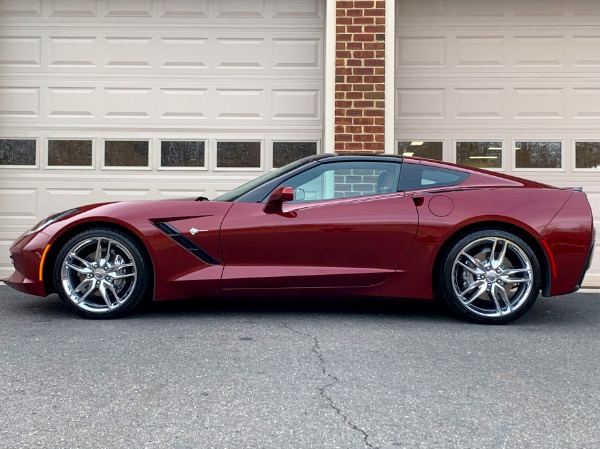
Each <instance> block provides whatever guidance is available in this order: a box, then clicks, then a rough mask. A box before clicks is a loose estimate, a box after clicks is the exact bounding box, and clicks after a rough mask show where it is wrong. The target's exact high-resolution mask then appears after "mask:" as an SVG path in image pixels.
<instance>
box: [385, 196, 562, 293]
mask: <svg viewBox="0 0 600 449" xmlns="http://www.w3.org/2000/svg"><path fill="white" fill-rule="evenodd" d="M572 193H573V192H572V191H569V190H560V189H545V188H519V187H515V188H476V189H455V190H451V189H445V190H444V189H440V190H437V191H431V192H415V193H413V196H414V197H415V200H417V204H419V203H420V205H419V206H418V207H417V211H418V214H419V230H418V232H417V236H416V239H415V244H414V245H413V247H412V249H411V251H410V253H409V255H408V257H407V258H406V259H405V261H404V263H403V264H402V266H401V267H400V272H399V274H398V276H397V278H396V279H395V280H394V283H395V284H396V285H388V286H386V289H392V290H394V289H396V290H398V291H401V292H402V296H405V297H411V298H431V297H433V293H434V292H433V285H434V284H435V283H434V280H435V279H434V276H438V272H437V266H436V258H437V257H438V255H439V254H440V252H442V251H444V250H445V248H446V245H451V243H452V242H453V241H455V240H456V239H457V238H459V237H460V236H462V235H463V234H464V233H465V232H468V231H465V229H467V230H468V229H477V228H483V227H494V226H496V227H497V226H500V227H502V226H503V225H504V226H507V227H511V226H512V227H513V228H515V229H516V228H518V229H520V230H521V232H525V233H527V234H528V235H530V236H531V237H532V238H533V239H535V240H537V239H539V238H540V236H541V233H542V232H543V231H544V229H545V228H546V227H547V226H548V225H549V223H550V222H551V221H552V219H553V218H554V217H555V216H556V214H557V213H558V212H559V210H560V209H561V208H562V207H563V205H564V204H565V203H566V201H567V200H568V198H569V197H570V196H571V194H572ZM450 205H451V207H450ZM442 206H443V207H442Z"/></svg>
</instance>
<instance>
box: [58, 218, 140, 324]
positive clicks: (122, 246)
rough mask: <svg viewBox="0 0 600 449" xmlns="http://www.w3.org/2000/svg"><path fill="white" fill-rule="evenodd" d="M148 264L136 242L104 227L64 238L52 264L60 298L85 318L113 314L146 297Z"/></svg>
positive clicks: (129, 307) (138, 302) (113, 315)
mask: <svg viewBox="0 0 600 449" xmlns="http://www.w3.org/2000/svg"><path fill="white" fill-rule="evenodd" d="M148 281H149V264H148V262H147V260H146V256H145V252H144V250H143V248H142V247H141V246H140V244H139V243H138V242H136V241H135V240H134V239H132V238H131V237H130V236H128V235H127V234H125V233H123V232H120V231H117V230H113V229H105V228H94V229H88V230H86V231H83V232H81V233H79V234H77V235H75V236H73V237H72V238H71V239H70V240H69V241H67V242H66V243H65V244H64V246H63V248H62V250H61V251H60V252H59V254H58V257H57V259H56V264H55V266H54V286H55V288H56V292H57V293H58V296H59V297H60V298H61V299H62V301H63V302H64V303H65V304H66V305H67V306H68V307H69V308H70V309H72V310H74V311H75V312H76V313H78V314H79V315H82V316H84V317H87V318H116V317H119V316H123V315H125V314H127V313H129V312H131V311H132V310H133V309H134V308H135V307H136V306H137V305H139V304H140V303H141V302H142V301H143V300H144V298H145V297H146V294H147V291H148V283H149V282H148Z"/></svg>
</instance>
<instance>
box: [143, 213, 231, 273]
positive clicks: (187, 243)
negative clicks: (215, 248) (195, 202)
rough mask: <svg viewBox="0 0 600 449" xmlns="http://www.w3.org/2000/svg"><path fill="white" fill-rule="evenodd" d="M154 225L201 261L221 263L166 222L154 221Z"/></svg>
mask: <svg viewBox="0 0 600 449" xmlns="http://www.w3.org/2000/svg"><path fill="white" fill-rule="evenodd" d="M154 226H156V228H157V229H158V230H159V231H160V232H162V233H163V234H164V235H166V236H167V237H169V238H171V239H173V240H175V242H177V243H178V244H179V245H180V246H183V247H184V248H185V249H186V250H188V251H189V252H190V253H192V254H193V255H194V256H196V257H197V258H198V259H200V260H201V261H202V262H204V263H207V264H208V265H221V262H219V261H218V260H217V259H215V258H214V257H213V256H211V255H210V254H209V253H208V252H206V251H205V250H204V249H202V248H201V247H200V246H198V245H196V244H195V243H194V242H192V241H191V240H190V239H188V238H187V237H186V236H185V235H183V234H182V233H181V232H179V230H178V229H177V228H175V227H174V226H172V225H171V224H169V223H167V222H161V223H154Z"/></svg>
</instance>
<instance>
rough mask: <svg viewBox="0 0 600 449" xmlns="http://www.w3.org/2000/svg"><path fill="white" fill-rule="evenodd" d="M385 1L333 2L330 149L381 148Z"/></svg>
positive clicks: (367, 150) (357, 150)
mask: <svg viewBox="0 0 600 449" xmlns="http://www.w3.org/2000/svg"><path fill="white" fill-rule="evenodd" d="M384 34H385V0H376V1H367V0H365V1H363V0H356V1H343V0H337V3H336V56H335V65H336V67H335V150H336V152H338V153H381V152H383V150H384V110H385V105H384V83H385V77H384V53H385V43H384V37H385V36H384Z"/></svg>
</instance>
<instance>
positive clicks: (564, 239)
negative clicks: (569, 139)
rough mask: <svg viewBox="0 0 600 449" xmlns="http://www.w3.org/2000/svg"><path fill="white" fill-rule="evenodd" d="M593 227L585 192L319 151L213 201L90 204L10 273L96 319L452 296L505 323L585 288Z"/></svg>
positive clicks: (470, 310) (23, 254)
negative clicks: (245, 302)
mask: <svg viewBox="0 0 600 449" xmlns="http://www.w3.org/2000/svg"><path fill="white" fill-rule="evenodd" d="M594 238H595V231H594V227H593V222H592V213H591V210H590V206H589V203H588V200H587V197H586V195H585V194H584V193H583V192H582V191H581V189H577V188H573V189H561V188H556V187H552V186H548V185H544V184H540V183H537V182H533V181H529V180H525V179H520V178H516V177H512V176H508V175H504V174H500V173H492V172H489V171H485V170H479V169H474V168H468V167H461V166H458V165H454V164H450V163H442V162H437V161H431V160H425V159H417V158H405V157H404V158H403V157H400V156H386V155H372V156H358V155H354V156H340V155H334V154H327V155H318V156H312V157H309V158H305V159H302V160H300V161H296V162H294V163H292V164H289V165H287V166H285V167H282V168H280V169H278V170H275V171H272V172H270V173H268V174H266V175H264V176H262V177H259V178H257V179H255V180H253V181H251V182H249V183H247V184H245V185H243V186H241V187H239V188H237V189H234V190H232V191H231V192H229V193H226V194H224V195H222V196H220V197H218V198H216V199H214V200H210V201H209V200H207V199H206V198H203V197H200V198H196V199H189V200H177V201H171V200H169V201H165V200H163V201H137V202H118V203H103V204H94V205H88V206H81V207H77V208H74V209H70V210H67V211H64V212H61V213H58V214H55V215H52V216H50V217H48V218H46V219H44V220H42V221H41V222H39V223H38V224H37V225H36V226H34V227H33V228H32V229H31V230H29V231H27V232H26V233H25V234H23V235H22V236H21V237H20V238H19V239H18V240H17V241H16V242H15V243H14V244H13V246H12V247H11V249H10V251H11V258H12V261H13V264H14V267H15V271H14V273H13V274H12V275H11V276H10V277H9V278H7V279H5V280H4V282H5V283H6V284H7V285H9V286H11V287H13V288H15V289H17V290H20V291H23V292H25V293H29V294H32V295H38V296H46V295H49V294H51V293H57V294H58V296H59V297H60V299H61V300H62V301H63V302H64V304H66V306H67V307H69V308H70V309H72V310H73V311H75V312H76V313H78V314H80V315H82V316H84V317H88V318H113V317H118V316H122V315H125V314H127V313H129V312H131V311H132V310H133V309H134V308H135V307H136V306H138V305H139V304H140V303H141V302H142V301H144V300H145V299H152V300H154V301H164V300H171V299H177V298H209V297H210V298H219V297H230V296H236V297H239V296H247V297H250V296H260V297H267V296H274V297H277V296H279V297H283V296H285V297H298V298H303V297H304V298H306V297H314V296H318V297H324V296H335V297H395V298H412V299H423V300H431V299H433V298H434V297H435V296H436V295H440V296H442V297H443V298H444V299H445V300H446V301H447V302H448V304H449V305H450V307H451V308H452V309H453V310H454V311H455V312H456V313H457V314H458V315H460V316H461V317H463V318H465V319H467V320H470V321H474V322H479V323H487V324H503V323H508V322H510V321H512V320H515V319H517V318H519V317H521V316H522V315H523V314H524V313H525V312H527V311H528V310H529V309H530V308H531V306H532V305H533V304H534V302H535V300H536V299H537V297H538V296H539V294H540V292H541V294H542V295H543V296H555V295H562V294H566V293H570V292H573V291H575V290H577V289H578V288H579V286H580V285H581V282H582V279H583V277H584V275H585V272H586V270H587V268H588V267H589V265H590V260H591V257H592V250H593V247H594Z"/></svg>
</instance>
